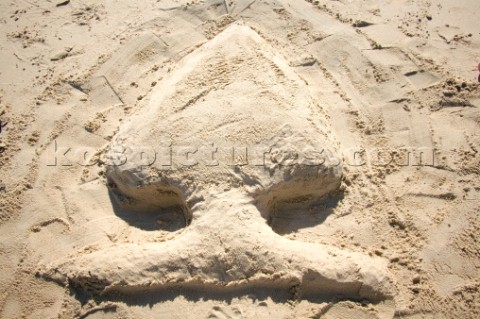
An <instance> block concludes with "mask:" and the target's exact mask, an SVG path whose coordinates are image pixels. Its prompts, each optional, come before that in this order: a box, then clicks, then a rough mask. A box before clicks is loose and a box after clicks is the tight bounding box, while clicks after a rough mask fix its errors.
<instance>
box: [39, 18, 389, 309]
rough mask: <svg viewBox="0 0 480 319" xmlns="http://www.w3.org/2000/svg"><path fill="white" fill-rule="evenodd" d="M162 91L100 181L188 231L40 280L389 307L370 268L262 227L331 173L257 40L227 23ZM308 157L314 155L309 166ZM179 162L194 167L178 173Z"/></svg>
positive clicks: (382, 270)
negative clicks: (269, 291)
mask: <svg viewBox="0 0 480 319" xmlns="http://www.w3.org/2000/svg"><path fill="white" fill-rule="evenodd" d="M272 77H273V78H274V79H276V80H275V81H273V83H274V84H272ZM164 83H166V84H165V85H163V86H159V87H158V90H156V91H155V92H154V93H153V94H152V97H151V99H150V104H149V106H148V107H146V108H145V109H144V110H141V111H139V112H138V113H137V114H134V115H133V116H132V117H131V118H130V119H128V120H126V121H125V123H124V124H123V125H122V127H121V128H120V131H119V133H118V134H117V136H116V138H115V139H114V141H113V142H112V146H111V148H110V151H109V153H108V157H109V158H110V159H113V158H117V159H118V157H119V156H120V157H125V158H127V159H128V160H127V161H126V162H125V163H123V165H120V166H110V167H109V168H108V169H107V178H108V180H109V184H110V187H111V188H112V192H113V193H114V198H116V199H115V200H118V202H119V203H120V204H121V205H123V206H125V207H127V206H129V207H136V209H137V210H139V211H145V212H146V211H151V210H155V209H160V208H162V207H171V206H178V207H182V209H183V211H184V212H185V218H186V219H187V220H189V221H190V219H191V223H190V225H188V227H186V228H185V229H184V230H183V231H182V232H181V233H179V235H178V236H177V237H176V238H175V239H172V240H170V241H166V242H162V243H145V244H142V245H139V244H119V245H116V246H113V247H111V248H108V249H105V250H99V251H96V252H92V253H89V254H85V255H82V256H79V257H76V258H70V259H66V260H62V261H59V262H57V263H55V264H53V265H49V266H48V267H45V269H44V270H42V274H43V275H44V276H45V277H48V278H50V279H53V280H56V281H59V282H61V283H63V284H66V283H68V282H70V283H73V284H75V285H78V286H81V287H82V288H83V289H85V290H88V291H90V292H92V293H95V294H105V293H110V292H132V291H136V289H138V288H145V289H147V288H149V287H154V288H155V287H166V286H167V287H168V286H170V285H182V286H186V287H187V286H188V285H197V284H202V285H210V286H218V287H242V286H243V285H259V286H262V285H264V284H266V283H267V284H268V283H275V284H279V285H281V286H283V287H285V288H289V287H294V288H295V289H296V291H297V292H298V293H299V296H300V297H301V295H302V294H311V293H313V294H319V295H324V294H326V295H329V296H337V295H339V296H345V297H349V298H358V299H369V300H371V301H380V300H384V299H389V298H391V295H392V293H391V286H390V282H389V279H388V272H387V268H386V264H385V262H384V261H383V260H382V259H380V258H377V257H369V256H366V255H364V254H361V253H354V252H349V251H345V250H340V249H338V248H335V247H332V246H327V245H320V244H311V243H304V242H298V241H292V240H289V239H286V238H284V237H282V236H280V235H278V234H276V233H275V232H274V231H273V230H272V228H271V227H270V226H269V225H268V223H267V222H266V220H268V218H269V216H272V214H274V212H275V209H276V208H277V207H280V206H282V205H293V203H296V202H302V201H305V200H307V199H313V200H315V199H319V198H322V197H324V196H326V195H328V194H329V193H331V192H333V191H335V190H337V189H338V187H339V185H340V180H341V176H342V170H341V165H340V161H339V160H338V158H336V157H335V156H334V155H333V154H332V153H331V151H330V150H329V149H333V146H332V145H334V143H333V142H332V140H331V137H330V136H329V135H328V134H327V132H326V128H325V127H326V125H325V122H326V116H324V115H323V113H322V110H321V108H320V106H319V105H318V104H317V103H316V102H315V101H314V100H313V99H312V98H311V96H310V94H309V91H308V88H307V86H306V84H305V83H304V82H303V81H302V80H301V79H300V78H299V77H298V75H297V74H296V73H295V72H294V71H293V70H292V69H291V68H290V67H289V66H288V64H287V63H286V61H284V60H283V58H282V57H281V56H280V55H278V54H277V53H276V52H275V51H274V50H273V48H272V47H271V46H270V45H269V44H268V43H266V42H265V41H264V40H263V39H262V38H261V37H260V36H259V35H258V34H257V33H256V32H254V31H253V30H252V29H250V28H249V27H247V26H243V25H239V24H235V25H233V26H231V27H229V28H227V29H226V30H225V31H223V32H222V33H221V34H220V35H218V36H217V37H216V38H214V39H213V40H211V41H209V42H208V43H207V44H205V45H203V46H202V47H201V48H199V49H198V50H197V51H195V52H194V53H192V54H191V55H190V56H188V57H187V58H186V59H184V60H183V62H181V63H180V65H179V67H178V68H177V70H175V72H173V73H172V75H171V78H170V79H167V81H164ZM172 83H174V85H172ZM164 141H167V145H170V143H171V145H172V147H171V149H172V150H173V151H172V153H171V155H172V156H171V158H170V164H171V165H170V166H168V165H165V163H166V162H165V161H164V160H160V158H158V157H157V158H156V159H157V160H156V161H155V162H153V163H148V164H151V165H148V166H145V165H146V164H147V163H145V157H142V156H139V154H138V152H137V151H138V149H139V148H141V146H150V147H152V146H153V147H154V148H155V147H156V146H157V145H158V146H165V145H166V144H165V143H164ZM318 141H320V142H318ZM206 145H213V149H214V150H215V152H211V149H209V150H208V152H203V154H207V155H208V154H210V155H212V154H214V155H215V158H212V157H210V155H208V156H206V157H205V156H203V155H202V152H201V151H200V149H201V147H203V146H206ZM259 145H260V146H261V147H260V149H262V150H264V151H265V152H264V153H262V152H263V151H261V152H259V154H260V157H258V156H257V157H256V158H251V156H250V155H249V154H252V152H250V153H249V152H248V150H251V149H253V148H255V147H257V150H258V147H259ZM192 146H194V147H193V148H192ZM184 147H187V149H188V150H189V151H185V148H184ZM189 147H190V148H189ZM233 147H235V149H237V150H238V149H244V148H243V147H245V148H246V149H247V152H246V153H242V152H239V153H238V154H244V155H245V156H246V157H248V158H247V159H245V158H244V157H245V156H242V160H241V161H240V162H241V164H239V162H237V163H235V161H236V160H235V159H233V162H234V163H232V158H231V156H232V152H231V151H232V149H233ZM178 149H180V150H181V151H178ZM195 149H198V151H197V152H194V150H195ZM312 149H313V150H316V151H318V152H317V153H315V152H313V153H312V152H311V150H312ZM267 150H269V151H270V152H267ZM306 151H308V152H309V153H308V156H306V155H305V152H306ZM312 154H317V155H318V154H320V155H321V156H320V157H316V158H315V159H314V160H316V161H317V162H312V158H313V157H314V156H313V155H312ZM186 155H195V156H197V158H196V160H197V162H198V163H195V165H184V164H185V163H184V162H182V161H185V160H189V158H187V156H186ZM257 155H258V152H257ZM263 155H264V156H263ZM259 159H260V161H261V163H260V164H259V163H258V162H257V161H258V160H259ZM212 161H214V162H215V163H212ZM190 164H194V163H190ZM214 164H215V165H214Z"/></svg>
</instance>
